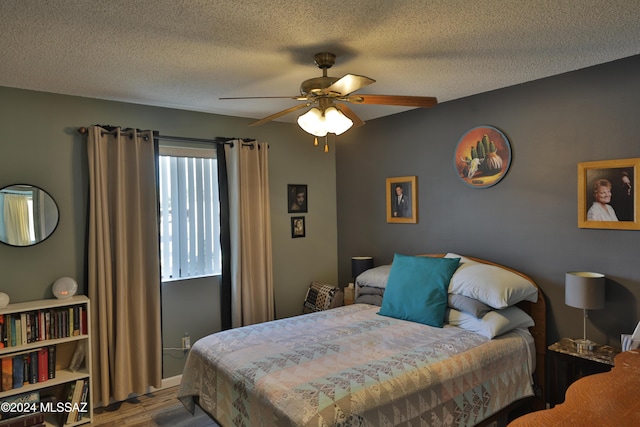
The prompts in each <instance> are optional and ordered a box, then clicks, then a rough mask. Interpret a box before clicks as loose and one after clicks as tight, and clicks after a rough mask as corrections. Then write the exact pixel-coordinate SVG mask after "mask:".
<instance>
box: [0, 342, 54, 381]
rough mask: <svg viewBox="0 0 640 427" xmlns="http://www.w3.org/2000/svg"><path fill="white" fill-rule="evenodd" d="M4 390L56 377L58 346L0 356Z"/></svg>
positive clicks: (0, 372)
mask: <svg viewBox="0 0 640 427" xmlns="http://www.w3.org/2000/svg"><path fill="white" fill-rule="evenodd" d="M0 367H1V371H0V374H1V376H2V377H1V380H0V382H1V384H2V391H8V390H12V389H14V388H20V387H22V386H23V385H25V384H36V383H39V382H44V381H47V380H49V379H52V378H55V377H56V346H54V345H50V346H47V347H42V348H38V349H34V350H30V351H23V352H20V353H12V354H10V355H7V356H4V357H2V358H0Z"/></svg>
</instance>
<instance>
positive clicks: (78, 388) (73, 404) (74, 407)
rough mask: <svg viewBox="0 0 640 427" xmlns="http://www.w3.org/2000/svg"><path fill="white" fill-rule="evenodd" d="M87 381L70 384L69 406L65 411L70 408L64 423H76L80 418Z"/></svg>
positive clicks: (66, 406)
mask: <svg viewBox="0 0 640 427" xmlns="http://www.w3.org/2000/svg"><path fill="white" fill-rule="evenodd" d="M85 381H86V380H82V379H81V380H76V381H75V382H74V383H71V384H69V393H68V394H67V405H65V409H67V408H69V409H70V411H69V412H67V413H66V414H65V415H66V418H65V419H64V423H66V424H70V423H74V422H76V420H77V418H78V410H79V409H80V399H81V398H82V389H83V387H84V382H85Z"/></svg>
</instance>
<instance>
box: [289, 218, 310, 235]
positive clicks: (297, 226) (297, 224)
mask: <svg viewBox="0 0 640 427" xmlns="http://www.w3.org/2000/svg"><path fill="white" fill-rule="evenodd" d="M305 234H306V233H305V223H304V217H303V216H292V217H291V238H292V239H295V238H297V237H305Z"/></svg>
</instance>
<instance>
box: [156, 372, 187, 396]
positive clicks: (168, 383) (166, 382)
mask: <svg viewBox="0 0 640 427" xmlns="http://www.w3.org/2000/svg"><path fill="white" fill-rule="evenodd" d="M180 381H182V374H180V375H176V376H174V377H169V378H163V379H162V384H160V388H155V387H149V392H151V393H153V392H154V391H158V390H164V389H166V388H171V387H177V386H179V385H180Z"/></svg>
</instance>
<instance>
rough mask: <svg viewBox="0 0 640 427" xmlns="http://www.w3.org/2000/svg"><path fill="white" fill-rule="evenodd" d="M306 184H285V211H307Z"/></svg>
mask: <svg viewBox="0 0 640 427" xmlns="http://www.w3.org/2000/svg"><path fill="white" fill-rule="evenodd" d="M308 196H309V195H308V194H307V186H306V185H305V184H287V203H288V205H287V209H288V210H287V212H288V213H305V212H307V199H308Z"/></svg>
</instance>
